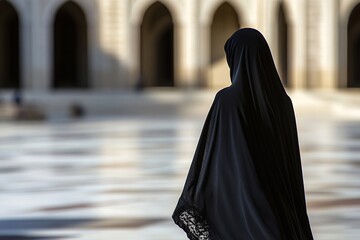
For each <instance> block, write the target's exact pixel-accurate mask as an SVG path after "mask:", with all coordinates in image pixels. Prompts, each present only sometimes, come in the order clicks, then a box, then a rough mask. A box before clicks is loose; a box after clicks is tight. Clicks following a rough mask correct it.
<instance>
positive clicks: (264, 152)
mask: <svg viewBox="0 0 360 240" xmlns="http://www.w3.org/2000/svg"><path fill="white" fill-rule="evenodd" d="M224 49H225V53H226V60H227V63H228V65H229V67H230V76H231V85H230V86H229V87H226V88H223V89H221V90H220V91H218V92H217V93H216V95H215V98H214V100H213V103H212V105H211V107H210V110H209V112H208V115H207V117H206V120H205V123H204V125H203V129H202V132H201V135H200V138H199V142H198V145H197V147H196V150H195V154H194V157H193V160H192V163H191V166H190V169H189V172H188V175H187V178H186V181H185V185H184V188H183V191H182V193H181V195H180V197H179V200H178V203H177V205H176V207H175V210H174V212H173V214H172V218H173V220H174V222H175V223H176V224H177V225H178V226H180V227H181V228H182V229H183V230H184V231H185V232H186V234H187V236H188V238H189V239H191V240H198V239H216V240H236V239H244V240H267V239H269V240H279V239H284V240H309V239H313V236H312V232H311V228H310V223H309V219H308V215H307V211H306V201H305V193H304V184H303V175H302V167H301V158H300V151H299V143H298V136H297V127H296V120H295V114H294V110H293V105H292V101H291V99H290V98H289V97H288V95H287V94H286V91H285V89H284V87H283V85H282V83H281V81H280V79H279V76H278V73H277V71H276V68H275V65H274V62H273V59H272V56H271V52H270V49H269V46H268V44H267V42H266V40H265V38H264V37H263V36H262V34H261V33H260V32H259V31H257V30H255V29H251V28H243V29H240V30H238V31H236V32H235V33H234V34H233V35H232V36H231V37H230V38H229V39H228V40H227V41H226V43H225V46H224Z"/></svg>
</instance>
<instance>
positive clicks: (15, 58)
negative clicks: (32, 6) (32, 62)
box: [0, 0, 21, 89]
mask: <svg viewBox="0 0 360 240" xmlns="http://www.w3.org/2000/svg"><path fill="white" fill-rule="evenodd" d="M19 48H20V47H19V16H18V14H17V12H16V10H15V8H14V7H13V6H12V5H11V4H10V3H9V2H8V1H4V0H0V88H1V89H18V88H20V87H21V86H20V85H21V83H20V56H19V55H20V50H19Z"/></svg>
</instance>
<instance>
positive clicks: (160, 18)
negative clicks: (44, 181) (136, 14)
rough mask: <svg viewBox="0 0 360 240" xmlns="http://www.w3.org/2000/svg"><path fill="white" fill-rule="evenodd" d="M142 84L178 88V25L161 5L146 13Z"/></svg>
mask: <svg viewBox="0 0 360 240" xmlns="http://www.w3.org/2000/svg"><path fill="white" fill-rule="evenodd" d="M140 39H141V40H140V41H141V43H140V45H141V46H140V52H141V53H140V65H141V79H140V81H141V82H140V84H141V85H142V86H145V87H166V86H168V87H171V86H174V24H173V20H172V16H171V13H170V12H169V10H168V9H167V8H166V7H165V5H163V4H162V3H160V2H155V3H154V4H152V5H151V6H150V7H149V8H148V9H147V11H146V12H145V14H144V18H143V21H142V24H141V30H140Z"/></svg>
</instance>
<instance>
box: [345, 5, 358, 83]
mask: <svg viewBox="0 0 360 240" xmlns="http://www.w3.org/2000/svg"><path fill="white" fill-rule="evenodd" d="M347 46H348V49H347V53H348V59H347V60H348V64H347V65H348V81H347V87H349V88H352V87H360V4H358V5H357V6H356V7H355V8H354V9H353V11H352V12H351V15H350V18H349V23H348V45H347Z"/></svg>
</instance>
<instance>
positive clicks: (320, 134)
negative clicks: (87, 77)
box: [0, 99, 360, 240]
mask: <svg viewBox="0 0 360 240" xmlns="http://www.w3.org/2000/svg"><path fill="white" fill-rule="evenodd" d="M295 103H296V99H295ZM295 106H296V104H295ZM299 109H304V106H303V107H302V108H300V107H299ZM205 110H206V109H205ZM204 114H206V111H204ZM204 114H203V115H204ZM200 115H201V114H200ZM297 117H298V130H299V138H300V144H301V152H302V161H303V172H304V178H305V187H306V191H307V202H308V209H309V215H310V220H311V224H312V228H313V232H314V236H315V239H318V240H321V239H323V240H332V239H334V240H335V239H336V240H339V239H347V240H352V239H353V240H355V239H359V238H360V230H359V228H358V226H360V191H359V189H360V178H359V177H358V176H360V158H359V156H360V155H359V154H360V122H359V121H358V119H355V118H348V115H347V116H346V117H345V116H341V114H340V116H333V115H331V114H330V115H329V113H327V112H322V113H321V114H319V115H317V116H316V118H315V117H314V114H308V113H306V112H303V111H301V110H299V112H298V114H297ZM203 121H204V118H203V117H199V115H198V116H197V117H194V116H192V115H185V114H184V115H183V116H182V117H176V118H175V117H172V116H168V117H143V118H139V117H133V118H131V117H130V118H129V117H127V118H125V117H118V118H113V119H110V120H109V119H103V120H96V119H93V120H91V119H90V120H85V121H82V122H72V123H69V124H66V123H62V124H58V123H48V124H44V125H41V124H8V123H2V124H1V125H0V128H1V130H2V131H0V191H1V198H0V201H1V205H2V208H0V216H1V218H0V240H1V239H6V240H15V239H16V240H22V239H24V240H25V239H87V240H89V239H129V240H131V239H146V240H148V239H154V240H155V239H156V240H159V239H166V240H169V239H171V240H180V239H182V240H183V239H185V238H186V237H185V235H184V233H183V232H182V230H181V229H179V228H178V227H177V226H176V225H175V224H173V222H172V220H171V218H170V216H171V213H172V211H173V209H174V206H175V204H176V201H177V198H178V196H179V194H180V190H181V188H182V186H183V183H184V181H185V176H186V174H187V171H188V168H189V166H190V161H191V159H192V155H193V153H194V150H195V147H196V143H197V140H198V137H199V134H200V130H201V127H202V124H203Z"/></svg>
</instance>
